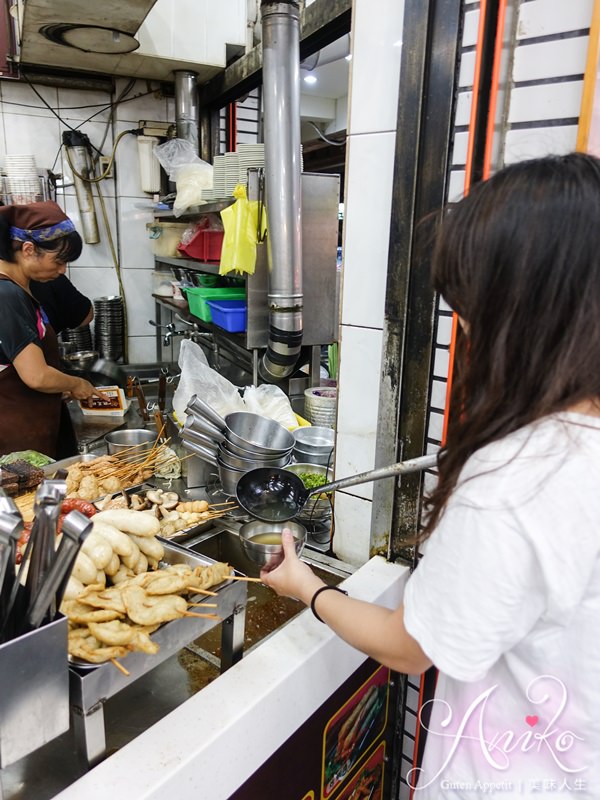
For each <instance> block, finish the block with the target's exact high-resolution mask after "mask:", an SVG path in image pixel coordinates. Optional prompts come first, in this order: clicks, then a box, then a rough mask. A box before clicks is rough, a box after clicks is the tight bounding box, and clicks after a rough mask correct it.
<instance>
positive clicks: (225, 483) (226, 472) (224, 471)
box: [217, 456, 248, 497]
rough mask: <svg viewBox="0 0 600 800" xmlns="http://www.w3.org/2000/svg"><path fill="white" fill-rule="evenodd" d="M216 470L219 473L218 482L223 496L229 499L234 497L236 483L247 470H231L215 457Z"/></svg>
mask: <svg viewBox="0 0 600 800" xmlns="http://www.w3.org/2000/svg"><path fill="white" fill-rule="evenodd" d="M217 469H218V471H219V480H220V481H221V486H222V488H223V491H224V492H225V494H228V495H229V496H230V497H235V490H236V489H237V485H238V481H239V479H240V478H241V477H242V475H244V474H245V473H246V472H247V471H248V470H246V469H232V468H231V467H228V466H227V465H226V464H223V462H222V461H221V459H220V458H219V457H218V456H217Z"/></svg>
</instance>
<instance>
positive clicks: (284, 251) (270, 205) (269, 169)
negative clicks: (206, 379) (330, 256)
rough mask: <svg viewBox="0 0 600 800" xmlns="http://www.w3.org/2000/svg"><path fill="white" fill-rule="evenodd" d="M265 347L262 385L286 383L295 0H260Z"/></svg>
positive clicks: (298, 305)
mask: <svg viewBox="0 0 600 800" xmlns="http://www.w3.org/2000/svg"><path fill="white" fill-rule="evenodd" d="M261 14H262V45H263V104H264V135H265V183H266V210H267V224H268V235H267V245H268V247H267V249H268V261H269V291H268V303H269V343H268V346H267V350H266V352H265V354H264V356H263V358H262V359H261V362H260V364H259V373H260V376H261V378H262V379H263V380H265V381H267V382H269V383H273V382H276V381H279V380H282V379H283V378H286V377H288V376H289V375H291V373H292V372H293V371H294V367H295V365H296V362H297V361H298V358H299V356H300V348H301V346H302V327H303V321H302V316H303V314H302V312H303V295H302V228H301V201H302V198H301V183H300V178H301V175H300V19H299V17H300V12H299V3H298V2H297V0H286V1H285V2H283V1H281V0H280V2H274V1H273V0H262V2H261Z"/></svg>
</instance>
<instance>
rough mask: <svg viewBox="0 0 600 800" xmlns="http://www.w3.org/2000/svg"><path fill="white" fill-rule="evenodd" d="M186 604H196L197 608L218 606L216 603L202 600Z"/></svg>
mask: <svg viewBox="0 0 600 800" xmlns="http://www.w3.org/2000/svg"><path fill="white" fill-rule="evenodd" d="M188 606H197V607H198V608H218V607H219V604H218V603H205V602H204V601H203V602H202V603H188Z"/></svg>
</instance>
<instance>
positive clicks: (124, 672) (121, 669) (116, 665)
mask: <svg viewBox="0 0 600 800" xmlns="http://www.w3.org/2000/svg"><path fill="white" fill-rule="evenodd" d="M110 663H111V664H114V666H115V667H116V668H117V669H118V670H119V672H122V673H123V675H125V676H126V677H127V678H128V677H129V676H130V675H131V673H130V672H129V670H128V669H125V667H124V666H123V664H119V662H118V661H117V659H116V658H111V660H110Z"/></svg>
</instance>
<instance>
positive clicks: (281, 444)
mask: <svg viewBox="0 0 600 800" xmlns="http://www.w3.org/2000/svg"><path fill="white" fill-rule="evenodd" d="M225 422H226V423H227V429H226V431H225V438H226V439H227V440H228V441H229V442H231V443H232V444H234V445H236V446H238V447H243V448H251V449H252V450H254V451H255V452H256V453H260V454H261V455H267V456H281V455H283V454H284V453H285V452H289V451H290V450H291V449H292V447H293V446H294V437H293V436H292V434H291V433H290V431H288V430H287V428H284V427H283V425H280V424H279V423H278V422H275V420H273V419H268V418H267V417H261V416H260V415H259V414H252V413H251V412H249V411H234V412H233V413H232V414H227V416H226V417H225Z"/></svg>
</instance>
